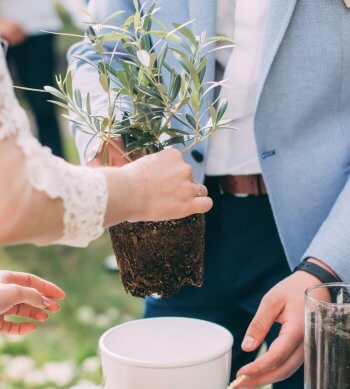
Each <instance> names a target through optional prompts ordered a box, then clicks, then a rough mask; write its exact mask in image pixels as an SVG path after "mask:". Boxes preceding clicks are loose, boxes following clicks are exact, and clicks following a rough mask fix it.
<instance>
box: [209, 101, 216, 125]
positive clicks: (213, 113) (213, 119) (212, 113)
mask: <svg viewBox="0 0 350 389" xmlns="http://www.w3.org/2000/svg"><path fill="white" fill-rule="evenodd" d="M209 110H210V118H211V124H212V125H213V126H215V123H216V109H215V107H214V106H213V105H212V104H210V106H209Z"/></svg>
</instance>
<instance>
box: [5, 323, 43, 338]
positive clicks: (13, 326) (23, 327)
mask: <svg viewBox="0 0 350 389" xmlns="http://www.w3.org/2000/svg"><path fill="white" fill-rule="evenodd" d="M35 330H36V325H35V324H34V323H13V322H11V321H6V320H3V321H1V322H0V334H9V335H26V334H29V333H30V332H33V331H35Z"/></svg>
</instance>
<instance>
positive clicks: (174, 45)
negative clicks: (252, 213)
mask: <svg viewBox="0 0 350 389" xmlns="http://www.w3.org/2000/svg"><path fill="white" fill-rule="evenodd" d="M134 3H135V13H134V14H133V15H131V16H129V17H127V18H126V20H125V21H124V22H123V23H121V24H120V25H115V24H111V23H112V22H111V21H112V20H113V19H114V17H116V16H119V15H120V14H122V11H118V12H116V13H115V14H113V15H111V17H109V18H108V19H107V20H105V21H104V22H102V23H101V22H99V21H97V20H94V17H93V16H92V15H89V16H90V17H91V18H92V20H94V21H93V22H92V23H91V24H88V26H87V29H86V32H85V37H86V39H89V40H90V42H91V45H92V46H93V47H94V48H95V50H96V51H97V53H98V54H99V58H100V59H99V61H98V62H97V63H92V62H90V61H89V60H88V59H87V58H84V57H77V60H79V61H84V62H86V63H87V64H88V65H89V66H92V67H93V68H94V69H95V71H96V73H97V74H98V77H99V82H100V84H101V87H102V88H103V90H104V92H105V93H106V96H107V101H108V110H107V114H106V115H95V114H93V110H92V107H91V99H90V94H87V96H84V97H83V96H82V94H81V92H80V90H79V89H78V88H76V87H75V86H74V84H73V77H74V70H72V69H70V70H68V72H67V73H66V75H65V76H64V77H62V76H58V77H57V78H56V80H57V88H53V87H46V88H45V89H46V91H47V92H49V93H51V94H52V95H54V96H55V97H56V99H57V100H55V101H53V102H54V103H55V104H58V105H59V106H61V107H63V108H65V109H67V110H68V111H69V112H70V114H69V115H65V116H66V117H67V118H68V119H69V120H70V121H72V122H73V123H74V124H75V126H76V127H77V129H78V130H81V131H85V132H86V131H88V132H89V133H91V135H92V138H93V139H94V140H95V144H96V146H95V147H94V148H93V149H92V150H91V151H90V154H89V158H90V159H91V158H94V157H95V155H96V154H97V153H98V152H100V153H102V155H103V156H104V160H105V161H106V163H107V161H108V150H109V148H110V147H115V148H117V149H118V150H119V149H120V147H119V146H118V144H119V142H117V141H116V140H117V139H119V140H120V139H122V140H123V142H124V145H125V147H126V150H127V151H126V154H125V156H126V157H127V158H131V157H132V156H135V155H145V154H150V153H156V152H158V151H160V150H163V149H164V148H165V147H169V146H174V145H180V146H182V149H183V152H187V151H188V150H190V149H191V148H192V147H193V146H194V145H196V144H197V143H199V142H203V141H205V140H206V139H208V137H209V136H211V135H212V134H213V133H214V132H215V131H217V130H219V129H220V128H227V126H228V123H229V121H227V120H226V121H224V120H223V116H224V113H225V111H226V109H227V101H226V100H220V99H217V100H216V101H215V102H213V103H212V104H206V103H205V100H206V97H207V95H208V93H209V92H210V91H211V90H212V89H213V88H216V87H218V86H220V85H222V83H223V82H220V83H216V82H210V83H206V82H204V76H205V73H206V68H207V54H208V52H210V51H214V50H217V49H218V47H216V43H217V42H218V41H224V40H225V41H228V45H229V46H232V43H233V42H232V41H231V40H230V39H228V38H226V37H206V33H205V32H203V33H202V34H201V35H200V36H195V35H194V34H193V33H192V31H191V30H190V29H189V28H188V27H187V26H188V25H189V24H190V23H191V22H188V23H185V24H182V25H179V24H176V23H174V25H173V29H172V30H169V29H168V28H167V27H165V26H164V25H163V24H162V23H161V22H160V21H159V20H157V18H156V14H157V10H158V9H157V8H156V5H155V4H153V5H152V6H150V7H149V8H148V9H147V10H146V9H142V8H141V9H140V8H139V6H138V2H137V1H134ZM106 42H109V44H111V43H112V45H113V46H114V50H113V51H112V52H111V51H106V48H105V44H106ZM226 47H227V46H226ZM170 56H172V57H175V58H174V59H175V61H176V62H177V65H179V68H180V69H181V70H180V71H178V70H176V69H175V68H174V67H173V66H171V64H170V63H169V58H170ZM115 63H117V64H118V66H114V64H115ZM173 63H174V62H173ZM165 75H166V76H167V77H166V78H167V79H168V80H169V82H168V83H164V82H163V80H164V76H165ZM207 114H210V120H209V122H208V120H206V122H205V123H204V124H203V121H204V118H205V117H206V115H207ZM164 185H166V183H164ZM204 231H205V220H204V216H202V215H193V216H190V217H187V218H185V219H182V220H169V221H165V222H156V223H152V222H139V223H128V222H125V223H122V224H119V225H117V226H114V227H112V228H110V235H111V239H112V244H113V249H114V252H115V254H116V257H117V261H118V264H119V267H120V270H121V278H122V281H123V284H124V287H125V289H126V290H127V291H128V292H130V293H131V294H133V295H135V296H142V297H144V296H147V295H153V294H157V295H160V296H170V295H173V294H175V293H177V292H178V291H179V289H180V288H181V287H182V286H183V285H186V284H189V285H196V286H200V285H201V284H202V280H203V257H204Z"/></svg>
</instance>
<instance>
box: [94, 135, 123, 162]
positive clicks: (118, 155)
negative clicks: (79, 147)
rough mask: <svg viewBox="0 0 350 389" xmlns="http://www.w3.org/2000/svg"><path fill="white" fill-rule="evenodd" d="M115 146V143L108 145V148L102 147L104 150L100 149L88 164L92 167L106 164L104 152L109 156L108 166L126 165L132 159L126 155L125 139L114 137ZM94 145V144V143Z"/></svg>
mask: <svg viewBox="0 0 350 389" xmlns="http://www.w3.org/2000/svg"><path fill="white" fill-rule="evenodd" d="M113 142H114V146H113V145H107V146H106V147H107V150H105V148H104V147H103V148H102V151H100V152H99V153H98V154H97V155H96V156H95V158H94V159H93V160H92V161H90V162H88V166H90V167H101V166H103V165H104V162H105V161H104V153H106V156H107V162H108V166H118V167H121V166H124V165H126V164H127V163H129V162H130V161H129V160H128V158H127V157H125V154H126V149H125V146H124V144H123V141H122V140H121V139H114V140H113ZM92 147H93V145H92Z"/></svg>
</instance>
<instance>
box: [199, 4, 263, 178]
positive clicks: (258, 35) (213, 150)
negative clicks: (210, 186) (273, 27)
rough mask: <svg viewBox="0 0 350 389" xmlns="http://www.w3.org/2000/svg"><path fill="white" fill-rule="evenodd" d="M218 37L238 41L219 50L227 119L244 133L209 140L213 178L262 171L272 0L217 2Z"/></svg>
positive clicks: (228, 131) (224, 133)
mask: <svg viewBox="0 0 350 389" xmlns="http://www.w3.org/2000/svg"><path fill="white" fill-rule="evenodd" d="M217 2H218V3H217V33H218V35H225V36H228V37H230V38H233V39H234V40H235V44H236V46H235V48H234V49H233V51H230V50H231V49H228V50H227V49H225V50H224V49H223V50H219V51H218V52H217V53H218V54H217V61H218V62H219V63H220V65H221V66H222V67H223V68H225V74H224V79H228V81H227V85H228V86H229V87H227V88H223V89H222V91H221V97H223V98H226V99H228V101H229V106H228V109H227V113H226V115H225V117H224V119H233V120H234V121H233V123H231V124H230V125H232V126H234V127H237V128H238V130H232V129H223V130H220V131H218V132H217V133H216V134H214V136H213V137H212V138H211V139H210V141H209V150H208V161H207V170H206V173H207V175H226V174H229V175H248V174H258V173H260V172H261V167H260V163H259V158H258V153H257V148H256V142H255V137H254V116H255V112H256V104H257V82H258V77H259V67H260V60H261V54H262V48H263V39H264V33H265V29H266V23H267V17H268V11H269V5H270V0H217Z"/></svg>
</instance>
